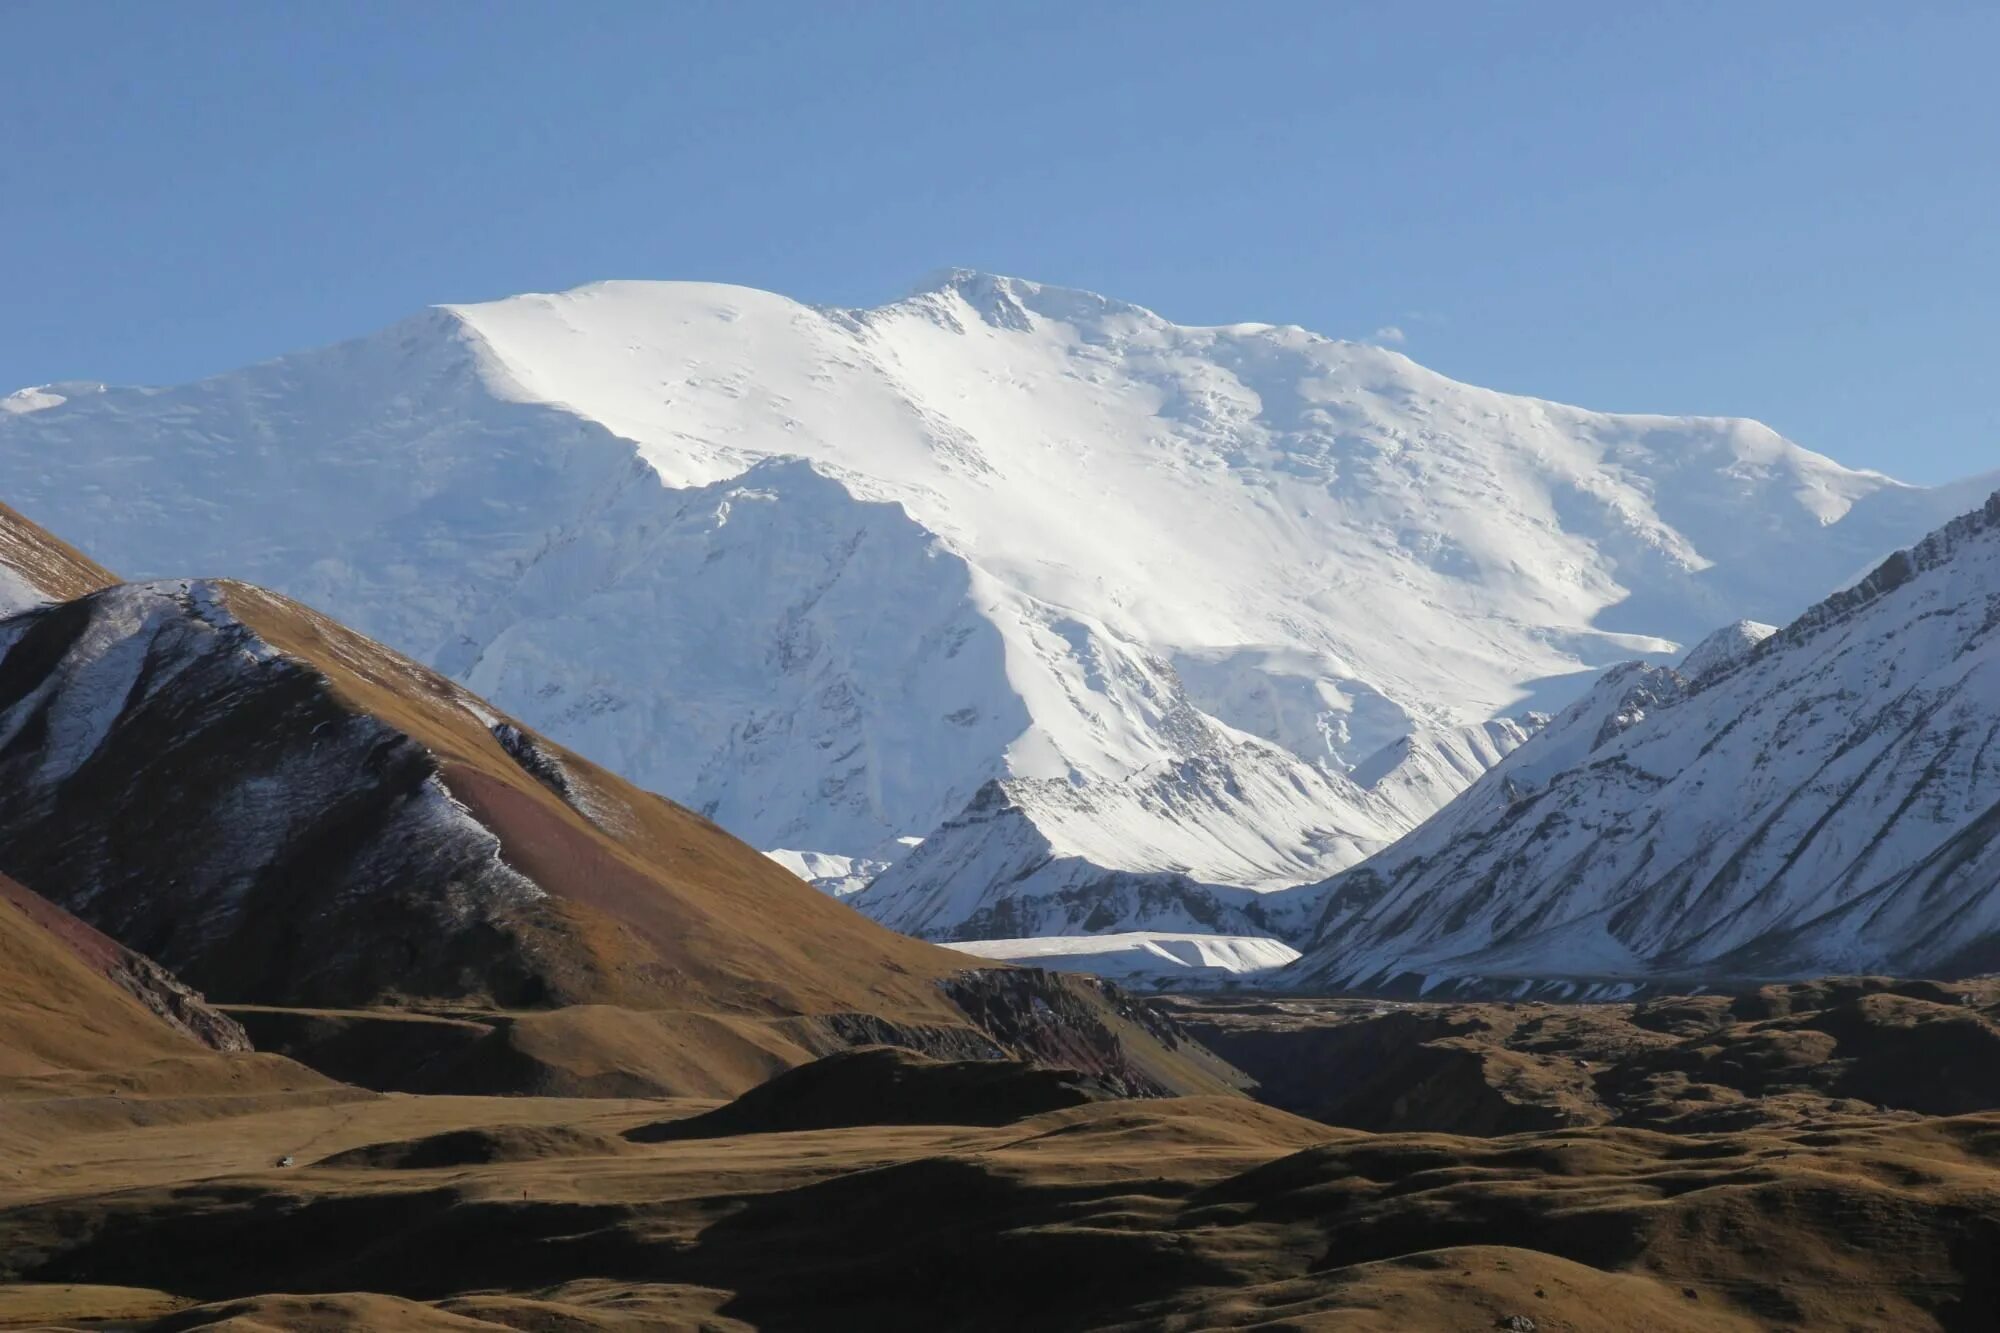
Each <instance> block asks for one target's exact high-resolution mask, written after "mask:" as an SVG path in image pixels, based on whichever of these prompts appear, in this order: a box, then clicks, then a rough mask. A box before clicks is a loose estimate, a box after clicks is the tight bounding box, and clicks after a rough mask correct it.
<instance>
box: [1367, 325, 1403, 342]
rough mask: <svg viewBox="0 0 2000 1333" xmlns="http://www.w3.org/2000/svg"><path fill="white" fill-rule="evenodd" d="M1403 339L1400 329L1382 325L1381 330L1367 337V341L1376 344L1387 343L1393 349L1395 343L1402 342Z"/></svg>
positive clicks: (1394, 326)
mask: <svg viewBox="0 0 2000 1333" xmlns="http://www.w3.org/2000/svg"><path fill="white" fill-rule="evenodd" d="M1403 338H1404V334H1403V331H1402V329H1400V328H1398V327H1397V326H1396V325H1394V324H1384V325H1383V326H1382V327H1381V328H1379V329H1377V330H1375V332H1374V333H1372V334H1371V335H1369V339H1368V341H1370V342H1378V343H1388V344H1389V345H1390V346H1392V347H1393V346H1395V345H1396V344H1397V343H1400V342H1402V341H1403Z"/></svg>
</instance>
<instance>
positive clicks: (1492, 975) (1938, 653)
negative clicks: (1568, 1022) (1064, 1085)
mask: <svg viewBox="0 0 2000 1333" xmlns="http://www.w3.org/2000/svg"><path fill="white" fill-rule="evenodd" d="M1746 640H1756V642H1755V646H1753V647H1750V648H1748V649H1742V650H1740V651H1737V652H1735V653H1734V655H1733V656H1730V657H1727V658H1725V659H1711V660H1710V661H1708V662H1707V663H1705V664H1698V665H1700V666H1701V669H1700V670H1699V671H1698V672H1697V673H1695V674H1694V675H1693V676H1692V677H1690V676H1689V675H1688V674H1687V673H1684V672H1679V671H1675V670H1673V669H1671V668H1665V667H1648V666H1645V665H1643V664H1638V663H1634V664H1632V665H1630V666H1628V667H1623V668H1619V669H1617V670H1615V671H1612V672H1609V673H1607V674H1606V675H1604V676H1603V677H1602V678H1601V679H1600V681H1599V682H1598V684H1597V686H1596V688H1595V689H1594V690H1593V691H1592V692H1591V694H1590V695H1589V696H1588V697H1587V698H1586V699H1584V700H1582V701H1580V702H1579V703H1577V704H1576V705H1574V706H1573V707H1571V708H1570V709H1569V710H1567V711H1566V712H1565V713H1564V714H1563V715H1562V716H1561V717H1559V718H1557V719H1556V720H1555V721H1554V722H1553V723H1551V724H1550V725H1549V726H1548V727H1547V728H1545V729H1544V730H1543V731H1542V732H1541V733H1540V734H1539V735H1537V736H1536V737H1534V738H1533V739H1532V740H1530V741H1529V742H1528V743H1527V744H1525V745H1523V746H1522V747H1521V748H1520V749H1519V750H1517V751H1516V752H1515V753H1514V754H1512V755H1510V756H1509V757H1508V758H1506V759H1505V760H1503V761H1502V762H1501V763H1500V764H1498V765H1497V766H1496V767H1494V768H1493V769H1492V771H1490V772H1489V773H1488V774H1486V776H1484V777H1483V778H1481V779H1480V780H1479V781H1478V782H1476V783H1475V784H1473V785H1472V786H1471V787H1470V788H1469V789H1468V790H1467V791H1466V792H1465V793H1463V794H1462V795H1461V796H1459V797H1458V798H1457V799H1456V800H1455V801H1454V802H1453V803H1452V804H1451V805H1449V806H1447V807H1446V808H1445V809H1444V810H1443V811H1441V812H1440V813H1439V814H1438V815H1436V816H1435V817H1434V818H1433V819H1432V820H1431V821H1430V822H1429V823H1427V824H1426V825H1424V827H1422V828H1421V829H1419V830H1418V831H1417V832H1416V833H1414V834H1412V835H1410V836H1409V837H1407V838H1405V839H1404V840H1403V841H1401V842H1399V843H1398V844H1396V845H1395V846H1394V847H1392V848H1390V849H1389V850H1388V851H1386V852H1384V853H1382V854H1380V855H1379V856H1377V857H1375V858H1373V859H1372V860H1370V861H1369V862H1368V863H1367V864H1365V865H1362V866H1360V867H1358V868H1356V869H1354V870H1351V871H1348V872H1346V873H1345V874H1342V875H1339V876H1337V877H1335V878H1334V879H1333V880H1332V881H1331V882H1330V883H1328V884H1326V885H1324V886H1317V887H1315V888H1312V889H1306V890H1299V891H1296V893H1297V894H1298V896H1300V897H1301V898H1302V899H1303V900H1305V901H1308V902H1311V903H1313V904H1314V911H1315V912H1316V913H1317V914H1318V923H1319V924H1318V931H1317V942H1316V944H1315V947H1313V948H1312V949H1310V950H1309V951H1308V953H1307V955H1306V957H1305V958H1304V959H1302V960H1301V961H1300V962H1299V963H1298V964H1296V965H1295V966H1294V967H1293V968H1292V969H1291V970H1290V971H1289V972H1288V973H1287V979H1288V980H1289V981H1292V982H1295V983H1296V984H1299V985H1307V986H1314V985H1326V984H1337V985H1373V986H1388V987H1393V986H1398V985H1402V986H1413V985H1414V986H1428V987H1435V986H1440V985H1449V986H1453V987H1465V986H1479V987H1487V988H1491V987H1494V986H1508V985H1513V984H1515V983H1517V982H1520V981H1524V980H1533V981H1550V980H1556V981H1569V982H1577V983H1587V984H1589V983H1605V982H1610V983H1642V982H1648V981H1672V982H1674V983H1675V984H1680V983H1683V982H1687V981H1736V980H1743V979H1755V978H1764V979H1769V978H1782V977H1787V976H1805V975H1818V974H1823V973H1826V972H1857V971H1882V972H1891V973H1896V974H1899V975H1913V974H1922V975H1951V974H1963V973H1970V972H1977V971H1985V970H1990V969H1992V968H1993V967H1995V966H1997V965H2000V745H1996V741H2000V495H1996V496H1994V497H1993V498H1992V499H1990V500H1989V501H1988V502H1987V503H1986V505H1985V506H1984V507H1983V508H1982V509H1981V510H1979V511H1978V512H1976V513H1974V514H1971V515H1968V516H1966V517H1964V518H1962V519H1959V520H1957V521H1954V522H1953V523H1951V524H1949V525H1947V526H1946V527H1945V528H1943V529H1941V530H1940V531H1939V532H1937V533H1935V534H1933V535H1932V536H1931V537H1929V538H1927V539H1926V540H1925V541H1924V542H1923V543H1921V544H1920V545H1918V546H1917V547H1915V548H1914V549H1913V550H1911V551H1909V552H1906V553H1903V554H1900V555H1897V556H1895V557H1893V558H1892V559H1891V560H1889V561H1888V562H1887V563H1886V564H1884V565H1883V566H1882V567H1881V568H1879V569H1878V570H1877V571H1876V572H1875V573H1874V574H1872V575H1870V576H1869V577H1868V578H1867V579H1865V580H1863V581H1862V582H1861V583H1860V584H1858V585H1856V586H1855V587H1854V588H1852V589H1850V590H1848V591H1847V592H1843V593H1840V594H1837V595H1836V596H1834V597H1832V598H1830V599H1828V600H1827V601H1826V602H1824V603H1822V604H1820V605H1819V606H1816V607H1814V608H1813V609H1812V610H1810V611H1808V612H1807V613H1806V614H1805V615H1804V616H1802V617H1800V618H1799V619H1798V620H1796V621H1794V622H1793V623H1792V624H1791V625H1790V626H1788V627H1787V628H1785V629H1784V630H1781V631H1778V632H1776V633H1774V634H1769V635H1762V636H1760V634H1759V632H1757V631H1754V630H1753V631H1747V632H1746V631H1744V630H1742V628H1741V627H1735V628H1732V630H1730V631H1726V632H1725V635H1724V636H1723V639H1722V641H1723V642H1725V643H1726V642H1732V641H1733V642H1735V643H1737V644H1738V645H1739V646H1740V645H1741V644H1742V643H1743V642H1744V641H1746Z"/></svg>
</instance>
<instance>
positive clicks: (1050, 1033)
mask: <svg viewBox="0 0 2000 1333" xmlns="http://www.w3.org/2000/svg"><path fill="white" fill-rule="evenodd" d="M0 872H5V873H7V874H11V875H14V876H16V877H18V878H20V879H22V880H24V881H29V882H33V883H34V884H36V885H37V886H39V887H41V888H42V889H43V890H45V892H46V893H47V895H48V896H49V898H50V899H52V900H53V901H54V902H56V903H58V904H60V905H61V906H63V907H65V908H68V909H69V910H71V911H74V912H75V913H76V914H77V915H78V916H80V917H83V918H84V919H86V920H88V921H89V922H90V923H91V924H92V925H94V926H96V927H97V928H99V929H101V930H103V931H104V932H106V933H107V934H109V935H112V936H114V937H115V938H117V939H118V940H120V941H122V942H123V943H125V944H127V945H132V946H141V947H143V948H144V949H145V950H146V952H148V953H150V954H152V955H153V956H155V957H157V958H159V959H160V960H161V961H162V962H163V963H166V964H168V965H170V966H172V967H173V968H174V969H175V970H176V971H177V972H179V973H180V974H181V975H183V976H185V977H187V978H188V979H189V980H190V981H191V982H193V983H195V984H197V985H200V986H201V987H202V988H203V989H204V990H205V991H207V992H208V993H209V994H210V995H212V996H214V997H216V998H217V999H218V1000H221V1001H225V1002H228V1003H232V1004H238V1005H244V1004H247V1005H251V1006H256V1008H254V1009H247V1010H245V1011H243V1012H244V1016H245V1019H246V1021H248V1022H250V1023H252V1024H253V1025H254V1026H255V1027H256V1028H257V1030H258V1031H259V1032H260V1033H262V1034H265V1035H268V1036H271V1037H273V1038H274V1039H275V1044H276V1045H278V1046H280V1047H281V1048H282V1049H283V1050H284V1051H285V1052H286V1053H288V1054H293V1055H296V1056H298V1057H299V1058H301V1059H303V1060H306V1062H308V1063H315V1064H318V1065H330V1064H334V1063H338V1064H340V1066H341V1068H342V1069H343V1070H344V1071H350V1072H353V1073H354V1074H355V1076H356V1077H359V1076H360V1075H361V1074H362V1073H367V1072H368V1071H382V1070H393V1071H397V1072H394V1073H393V1074H392V1075H385V1078H386V1079H390V1080H393V1081H409V1080H410V1079H417V1081H420V1082H422V1083H423V1084H424V1086H425V1087H426V1088H427V1089H428V1090H434V1091H435V1090H447V1091H448V1090H453V1089H454V1087H464V1086H476V1087H477V1088H479V1089H480V1090H482V1091H523V1090H550V1089H560V1090H564V1091H567V1092H569V1093H572V1094H595V1093H599V1092H604V1091H610V1092H625V1093H632V1092H640V1093H652V1094H655V1095H658V1094H662V1093H665V1094H675V1093H679V1092H684V1091H694V1092H695V1093H696V1095H733V1094H734V1093H735V1092H740V1091H741V1090H742V1089H743V1088H744V1087H747V1086H749V1085H751V1084H753V1083H755V1082H757V1081H759V1080H761V1079H762V1078H763V1077H766V1076H768V1075H769V1074H770V1073H772V1072H774V1071H775V1070H777V1069H782V1068H785V1067H787V1066H788V1065H791V1064H796V1063H801V1062H803V1061H806V1060H809V1059H812V1058H814V1057H815V1056H817V1055H820V1054H824V1053H826V1052H827V1051H828V1050H833V1049H840V1048H842V1047H845V1046H849V1045H853V1044H856V1043H884V1042H886V1043H891V1044H900V1045H910V1046H915V1047H918V1048H920V1049H928V1050H935V1051H938V1052H940V1053H944V1054H950V1055H956V1056H968V1055H972V1056H982V1057H983V1056H990V1055H992V1054H995V1053H996V1052H1005V1053H1011V1054H1014V1055H1016V1056H1019V1057H1021V1058H1028V1059H1034V1060H1037V1061H1041V1062H1048V1063H1059V1064H1067V1065H1070V1066H1071V1067H1075V1068H1079V1069H1083V1070H1085V1071H1086V1072H1090V1073H1092V1074H1093V1075H1095V1076H1098V1077H1101V1078H1104V1079H1106V1080H1108V1081H1109V1082H1110V1083H1112V1084H1114V1085H1115V1086H1118V1087H1121V1088H1124V1089H1126V1090H1127V1091H1128V1092H1132V1093H1140V1094H1143V1093H1158V1092H1167V1091H1182V1092H1186V1091H1219V1090H1224V1089H1228V1088H1231V1087H1233V1086H1234V1080H1235V1079H1236V1077H1237V1076H1236V1075H1235V1074H1234V1071H1231V1070H1229V1069H1228V1067H1227V1066H1226V1065H1223V1064H1222V1063H1221V1062H1219V1061H1216V1060H1214V1059H1213V1057H1211V1056H1209V1055H1208V1054H1207V1053H1206V1052H1203V1051H1201V1050H1200V1049H1199V1048H1198V1047H1196V1046H1194V1045H1192V1044H1190V1043H1185V1042H1182V1041H1180V1040H1179V1038H1178V1037H1177V1036H1176V1035H1175V1034H1174V1033H1173V1032H1172V1031H1171V1029H1170V1028H1168V1027H1164V1026H1162V1027H1159V1029H1158V1030H1157V1031H1155V1030H1154V1028H1153V1027H1152V1026H1149V1025H1148V1021H1147V1020H1146V1019H1145V1018H1144V1016H1142V1015H1141V1016H1135V1011H1133V1010H1131V1009H1130V1006H1129V1005H1126V1004H1125V1003H1124V1001H1122V1000H1121V999H1120V998H1119V997H1118V996H1117V995H1116V994H1115V993H1110V992H1106V991H1103V990H1100V989H1096V988H1092V987H1089V986H1085V985H1081V984H1076V983H1071V982H1068V981H1065V980H1063V979H1060V978H1055V977H1051V976H1049V975H1047V974H1045V973H1039V972H1035V971H1029V970H1022V971H1015V972H998V971H994V970H992V969H980V968H975V967H973V966H971V965H970V963H969V960H967V959H965V958H964V957H963V956H961V955H958V954H954V953H951V952H949V951H946V950H943V949H938V948H935V947H932V946H930V945H926V944H922V943H919V942H917V941H914V940H910V939H906V938H904V937H902V936H899V935H896V934H894V933H893V932H891V931H888V930H886V929H884V928H883V927H881V926H879V925H876V924H875V923H873V922H871V921H869V920H867V919H866V918H865V917H862V916H861V915H859V914H857V913H855V912H854V911H852V910H851V909H849V908H847V907H844V906H842V905H840V904H839V903H836V902H834V901H833V900H832V899H830V898H827V897H825V896H824V895H822V894H819V893H816V892H814V891H813V890H812V889H810V888H808V887H807V886H806V885H804V884H802V883H800V882H799V881H798V880H797V879H795V878H793V877H792V876H791V875H789V874H787V873H786V872H785V871H784V870H783V869H781V868H780V867H779V866H778V865H776V864H775V863H774V862H772V861H771V860H770V859H769V858H767V857H765V856H763V855H762V854H760V853H758V852H757V851H755V850H754V849H752V848H750V847H748V846H746V845H744V844H743V843H741V842H739V841H737V840H736V839H735V838H732V837H730V836H729V835H728V834H726V833H724V832H723V831H722V830H721V829H719V828H717V827H716V826H715V825H713V824H712V823H710V822H709V821H707V820H705V819H702V818H701V817H699V816H697V815H694V814H692V813H690V812H689V811H687V810H684V809H682V808H680V807H678V806H676V805H674V804H672V803H671V802H668V801H666V800H663V799H661V798H659V797H657V796H653V795H651V794H650V793H646V792H643V791H640V790H638V789H637V788H635V787H632V786H631V785H630V784H628V783H625V782H624V781H622V780H621V779H618V778H616V777H614V776H612V775H611V774H609V773H607V772H605V771H604V770H602V769H599V768H597V767H596V766H595V765H592V764H590V763H588V762H586V761H584V760H582V759H580V758H578V757H576V756H575V755H573V754H571V753H569V752H568V751H565V750H562V749H560V748H559V747H556V746H554V745H552V744H550V743H548V742H546V741H544V740H542V739H541V738H540V737H538V736H536V735H535V734H534V733H532V732H529V731H527V730H525V729H524V728H521V727H520V726H518V725H517V724H515V723H514V722H512V721H510V720H509V719H507V718H505V717H503V716H501V715H499V714H497V713H495V712H493V711H492V710H490V709H489V708H487V707H486V706H485V705H484V703H483V702H482V701H480V700H479V699H478V698H477V697H475V696H473V695H471V694H469V693H468V692H467V691H465V690H464V689H463V688H462V687H460V686H457V685H455V684H453V683H451V682H450V681H448V680H446V679H445V678H444V677H443V676H440V675H439V674H437V673H436V672H434V671H431V670H430V669H429V668H426V667H422V666H419V665H417V664H416V663H414V662H411V661H409V660H408V659H406V658H403V657H401V656H399V655H398V654H395V653H393V652H391V651H389V650H388V649H385V648H383V647H382V646H381V645H379V644H376V643H374V642H372V641H370V640H368V639H365V638H363V637H362V636H360V635H358V634H355V633H354V632H352V631H351V630H348V629H346V628H344V627H343V626H341V625H339V624H337V623H336V622H334V621H331V620H329V619H327V618H326V617H324V616H321V615H319V614H317V613H316V612H313V611H310V610H308V609H307V608H305V607H303V606H300V605H299V604H297V603H294V602H291V601H289V600H287V599H285V598H281V597H278V596H276V595H274V594H271V593H267V592H264V591H262V590H261V589H257V588H254V587H251V586H248V585H245V584H240V583H233V582H228V581H216V580H178V581H167V582H155V583H147V584H120V585H115V586H113V587H110V588H106V589H103V590H100V591H97V592H93V593H90V594H88V595H86V596H84V597H81V598H79V599H76V600H74V601H71V602H63V603H54V604H48V605H42V606H37V607H34V608H32V609H30V610H28V611H25V612H21V613H19V614H17V615H15V616H13V617H11V618H9V619H6V620H0ZM385 1006H386V1008H385ZM273 1007H275V1009H274V1008H273ZM329 1011H337V1012H329ZM1030 1011H1031V1012H1032V1013H1033V1014H1034V1015H1037V1016H1038V1017H1037V1018H1035V1019H1034V1021H1025V1020H1024V1019H1023V1018H1022V1015H1023V1014H1025V1013H1028V1012H1030ZM259 1040H260V1043H262V1042H264V1037H263V1036H260V1037H259ZM328 1041H331V1042H332V1043H333V1047H334V1048H337V1049H334V1048H328V1047H327V1045H326V1043H327V1042H328ZM358 1047H369V1048H370V1049H368V1050H361V1049H358ZM399 1052H400V1053H399ZM322 1056H324V1057H325V1058H322ZM405 1057H412V1058H415V1059H416V1060H417V1062H418V1063H419V1064H429V1065H433V1066H435V1067H433V1068H429V1069H428V1070H427V1071H425V1072H423V1074H422V1076H421V1078H418V1076H417V1075H416V1074H413V1073H412V1072H411V1071H410V1069H409V1068H408V1067H407V1066H408V1059H406V1058H405ZM440 1080H442V1083H441V1082H440Z"/></svg>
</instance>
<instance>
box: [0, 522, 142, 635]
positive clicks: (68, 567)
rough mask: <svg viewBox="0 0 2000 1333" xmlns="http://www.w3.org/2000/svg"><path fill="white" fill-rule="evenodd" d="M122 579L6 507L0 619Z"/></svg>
mask: <svg viewBox="0 0 2000 1333" xmlns="http://www.w3.org/2000/svg"><path fill="white" fill-rule="evenodd" d="M117 581H118V576H117V575H116V574H113V573H112V572H111V571H110V570H108V569H106V568H104V567H103V566H102V565H100V564H98V563H97V562H96V561H95V560H92V559H91V558H90V557H89V556H87V555H85V554H84V553H83V552H81V551H79V550H77V549H76V548H75V547H73V546H71V545H69V543H67V542H65V541H63V540H62V539H61V538H59V537H57V536H56V535H55V534H53V533H51V532H48V531H47V530H45V529H43V528H41V527H39V526H38V525H36V524H34V523H32V522H30V521H29V520H27V519H26V518H23V517H22V516H21V515H20V514H17V513H15V512H14V511H13V510H12V509H10V508H8V507H7V506H6V505H4V504H0V616H11V615H13V614H14V613H15V612H16V611H22V610H26V609H27V608H28V607H31V606H34V605H36V604H37V603H40V602H60V601H66V600H68V599H69V598H71V597H81V596H82V595H83V594H85V593H87V592H94V591H95V590H97V589H98V588H105V587H109V586H110V585H111V584H113V583H116V582H117Z"/></svg>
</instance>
